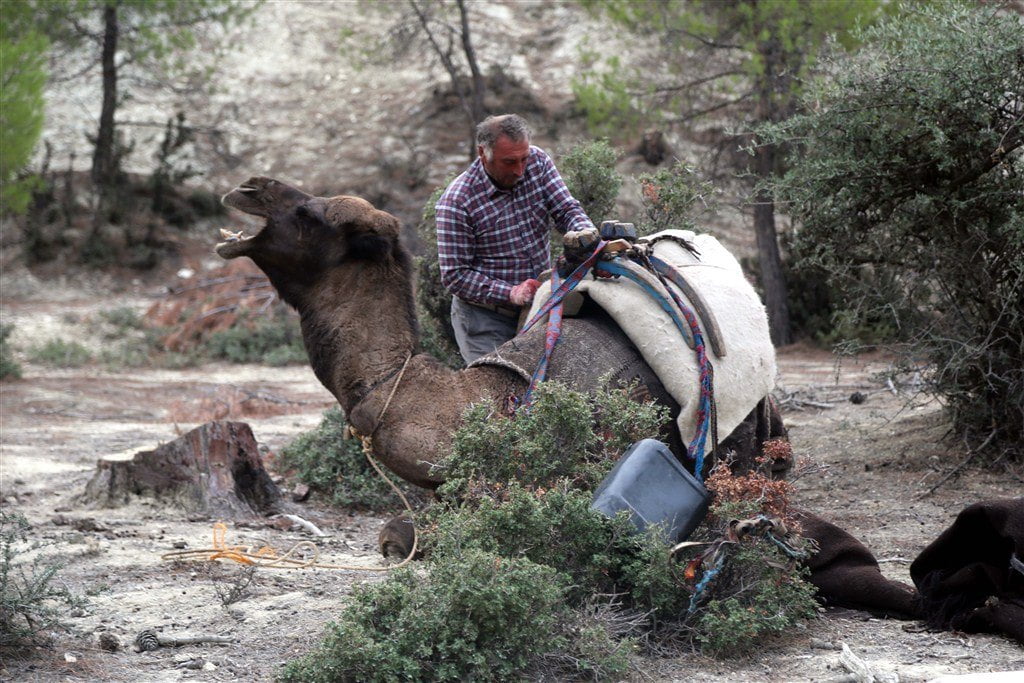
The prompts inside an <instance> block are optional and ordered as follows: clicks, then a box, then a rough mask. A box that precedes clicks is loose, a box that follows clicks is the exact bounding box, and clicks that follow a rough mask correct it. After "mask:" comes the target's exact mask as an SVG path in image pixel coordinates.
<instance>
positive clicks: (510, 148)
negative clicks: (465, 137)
mask: <svg viewBox="0 0 1024 683" xmlns="http://www.w3.org/2000/svg"><path fill="white" fill-rule="evenodd" d="M476 151H477V154H479V155H480V163H482V164H483V165H484V170H485V171H487V173H488V174H489V175H490V176H491V178H492V179H494V182H495V184H496V185H497V186H498V187H500V188H501V189H503V190H511V189H512V186H514V185H515V184H516V183H518V182H519V179H520V178H522V177H523V173H525V172H526V162H527V161H528V160H529V158H530V141H529V140H522V141H520V142H513V141H512V140H509V139H508V137H506V136H504V135H501V136H499V137H498V139H497V140H496V141H495V143H494V154H492V155H491V160H490V161H488V160H487V157H486V155H484V148H483V146H482V145H478V146H477V148H476Z"/></svg>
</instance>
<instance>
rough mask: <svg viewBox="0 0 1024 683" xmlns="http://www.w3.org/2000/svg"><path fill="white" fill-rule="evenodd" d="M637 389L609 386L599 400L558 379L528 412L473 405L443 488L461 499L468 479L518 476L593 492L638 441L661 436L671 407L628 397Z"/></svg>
mask: <svg viewBox="0 0 1024 683" xmlns="http://www.w3.org/2000/svg"><path fill="white" fill-rule="evenodd" d="M631 390H632V387H623V388H614V389H612V388H607V387H606V388H605V390H603V391H601V392H599V393H598V394H596V395H595V396H593V397H587V396H584V395H583V394H581V393H579V392H575V391H572V390H570V389H568V388H567V387H565V386H564V385H562V384H559V383H558V382H543V383H541V384H540V385H538V386H537V388H536V390H535V392H534V398H533V405H532V406H531V407H530V409H529V411H526V410H520V411H519V412H518V413H517V414H516V416H515V417H514V418H509V417H504V416H501V415H491V413H490V409H489V407H488V406H486V405H483V404H480V405H475V406H473V407H471V408H470V409H469V410H468V411H467V413H466V415H465V416H464V418H463V422H462V424H461V425H460V427H459V428H458V430H457V431H456V432H455V436H454V438H453V441H452V451H451V453H450V455H449V456H448V457H447V458H446V459H445V460H444V461H443V462H442V463H441V464H440V466H439V467H440V469H441V472H442V473H443V475H444V478H445V483H444V485H442V487H441V488H440V489H438V492H439V493H441V494H442V495H452V496H454V497H462V496H464V495H465V494H466V493H467V487H468V486H469V485H470V482H471V481H473V480H477V479H482V480H484V481H485V482H509V481H513V480H515V481H518V482H519V483H521V484H523V485H524V486H528V487H536V486H548V487H550V486H552V485H554V483H555V482H556V480H558V479H561V478H566V479H569V480H571V481H573V483H574V485H575V486H577V487H579V488H583V489H593V488H594V487H595V486H596V485H597V484H598V483H600V481H601V479H602V478H603V477H604V476H605V474H607V472H608V470H609V469H611V467H612V466H613V465H614V464H615V460H616V459H617V458H618V456H619V455H620V454H621V452H622V451H623V450H624V449H625V447H626V446H628V445H629V444H630V443H632V442H633V441H636V440H638V439H642V438H646V437H648V436H652V435H657V434H658V432H659V430H660V428H661V425H662V424H664V422H665V421H666V419H667V411H666V410H665V409H664V408H663V407H660V406H658V405H656V404H654V403H636V402H634V401H631V400H629V394H630V391H631Z"/></svg>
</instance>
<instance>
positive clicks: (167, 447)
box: [83, 422, 281, 519]
mask: <svg viewBox="0 0 1024 683" xmlns="http://www.w3.org/2000/svg"><path fill="white" fill-rule="evenodd" d="M132 496H149V497H153V498H157V499H161V500H164V501H166V502H168V503H173V504H175V505H177V506H179V507H181V508H183V509H184V510H185V511H186V512H189V513H193V514H201V515H209V516H212V517H219V518H221V519H248V518H252V517H254V516H257V515H266V514H271V513H275V512H279V511H280V508H281V500H280V498H281V493H280V491H279V490H278V488H277V485H276V484H274V482H273V481H271V479H270V475H269V474H267V471H266V470H265V469H264V468H263V462H262V461H261V460H260V454H259V448H258V447H257V445H256V439H255V437H254V436H253V433H252V429H250V428H249V425H247V424H246V423H244V422H207V423H206V424H204V425H201V426H199V427H196V428H195V429H193V430H192V431H190V432H189V433H187V434H185V435H184V436H182V437H180V438H178V439H176V440H174V441H172V442H170V443H167V444H163V445H162V446H159V447H158V448H157V449H156V450H153V451H141V452H139V453H136V454H135V456H134V457H133V458H132V459H131V460H100V461H99V462H97V463H96V473H95V474H94V475H93V477H92V479H90V480H89V483H88V484H86V488H85V494H84V496H83V498H84V499H85V501H87V502H89V503H92V504H94V505H99V506H102V507H116V506H118V505H123V504H125V503H127V502H128V501H129V500H130V499H131V498H132Z"/></svg>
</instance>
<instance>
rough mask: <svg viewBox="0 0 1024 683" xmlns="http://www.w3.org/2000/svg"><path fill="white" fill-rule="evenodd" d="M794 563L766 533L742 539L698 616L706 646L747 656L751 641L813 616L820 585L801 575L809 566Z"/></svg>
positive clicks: (709, 650)
mask: <svg viewBox="0 0 1024 683" xmlns="http://www.w3.org/2000/svg"><path fill="white" fill-rule="evenodd" d="M791 564H792V562H791V560H790V559H789V558H787V557H786V556H785V555H784V554H783V553H782V552H781V551H780V550H779V549H778V548H776V547H774V546H772V545H771V544H770V542H769V541H767V540H765V539H754V540H752V541H750V542H745V543H741V544H740V545H739V548H738V550H736V552H734V553H733V554H732V555H731V556H730V557H729V560H728V563H727V564H726V565H725V567H724V568H723V570H722V573H721V575H720V576H719V577H717V578H716V585H715V586H714V591H713V593H714V599H712V600H710V601H708V603H707V604H706V605H705V606H704V608H703V610H702V611H701V612H700V616H699V618H698V619H697V624H696V628H697V631H698V636H697V637H698V639H699V641H700V643H701V645H702V649H703V650H704V651H705V652H707V653H708V654H710V655H713V656H719V657H722V656H726V657H728V656H733V657H735V656H743V655H746V654H748V649H747V648H748V647H749V644H750V643H752V642H758V641H760V640H762V639H763V638H764V637H766V636H770V635H778V634H780V633H782V632H784V631H785V630H786V629H788V628H790V627H792V626H794V625H796V624H797V623H799V622H800V621H802V620H804V619H810V618H811V617H813V616H814V615H815V614H816V613H817V609H818V604H817V603H816V602H815V600H814V594H815V592H816V589H815V588H814V586H812V585H811V584H810V583H808V582H807V581H805V580H803V579H804V577H805V576H806V574H807V570H798V569H796V568H793V567H791V566H789V565H791ZM780 568H782V569H780Z"/></svg>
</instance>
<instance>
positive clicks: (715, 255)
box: [527, 230, 776, 443]
mask: <svg viewBox="0 0 1024 683" xmlns="http://www.w3.org/2000/svg"><path fill="white" fill-rule="evenodd" d="M659 234H671V235H673V236H675V237H678V238H682V239H685V240H687V241H688V242H690V243H691V244H693V245H694V246H695V247H696V248H697V251H699V252H700V256H699V257H696V256H694V255H693V254H692V253H690V252H689V251H688V250H687V249H685V248H684V247H683V246H682V245H680V244H678V243H676V242H674V241H672V240H661V241H659V242H657V243H656V244H655V245H654V247H653V249H654V255H655V256H657V257H658V258H660V259H662V260H663V261H666V262H667V263H669V264H670V265H672V266H673V267H674V268H676V269H677V270H678V271H679V272H680V273H681V274H682V276H683V278H684V279H685V280H686V281H687V282H688V283H689V284H690V285H691V286H692V287H693V288H694V289H695V290H696V291H697V292H698V293H699V294H700V296H701V298H703V300H704V302H705V304H706V305H707V307H708V309H709V310H710V312H711V313H712V315H713V316H714V318H715V320H716V321H717V324H718V328H719V331H720V332H721V337H722V340H723V342H724V357H721V358H720V357H717V356H716V355H715V354H714V353H713V351H712V350H711V345H710V344H709V343H707V340H708V335H707V330H705V329H704V325H705V322H704V321H701V323H700V324H701V332H702V333H703V334H704V339H705V347H706V349H707V356H708V359H709V360H710V361H711V364H712V365H713V367H714V392H715V404H716V407H717V411H718V433H719V438H720V439H724V438H725V437H726V436H728V435H729V434H730V433H731V432H732V430H733V429H735V428H736V426H737V425H739V423H740V422H742V421H743V418H745V417H746V416H747V414H749V413H750V411H751V410H753V409H754V407H755V406H756V405H757V402H758V401H760V400H761V399H762V398H764V397H765V396H766V395H767V394H768V393H769V392H770V391H771V390H772V387H774V386H775V375H776V369H775V348H774V346H772V342H771V336H770V334H769V331H768V316H767V314H766V312H765V309H764V305H763V304H762V303H761V299H760V297H758V295H757V292H755V291H754V288H753V286H751V284H750V283H749V282H748V281H747V278H746V276H745V275H744V274H743V271H742V269H741V268H740V264H739V262H738V261H737V260H736V259H735V257H733V255H732V254H730V253H729V252H728V251H727V250H726V249H725V247H723V246H722V245H721V244H719V242H718V240H717V239H715V238H714V237H712V236H711V235H697V234H694V233H693V232H690V231H688V230H668V231H666V232H665V233H659ZM653 237H656V235H651V236H649V237H647V238H641V240H644V239H648V240H649V239H652V238H653ZM669 286H670V287H672V288H673V290H675V292H676V294H677V295H678V296H679V297H680V299H681V300H683V301H684V302H686V303H687V305H689V306H690V308H691V310H695V309H694V307H693V304H692V302H690V301H689V300H688V299H687V298H686V297H685V296H684V295H683V294H682V292H680V291H679V290H678V289H677V288H676V287H675V286H674V285H671V284H670V285H669ZM657 287H658V288H659V289H660V291H661V292H662V293H663V294H664V289H663V288H661V285H660V284H658V285H657ZM575 291H578V292H583V293H585V294H586V295H587V296H588V297H590V299H591V300H593V301H594V302H595V303H597V304H598V305H600V306H601V307H602V308H603V309H604V310H605V311H606V312H607V313H608V314H609V315H610V316H611V317H612V318H613V319H614V320H615V321H616V322H617V323H618V324H619V326H620V327H621V328H622V330H623V331H624V332H625V333H626V335H627V336H628V337H629V338H630V340H631V341H632V342H633V344H634V345H635V346H636V348H637V349H638V350H639V351H640V354H641V355H642V356H643V357H644V360H646V361H647V363H648V365H650V366H651V368H652V369H653V370H654V371H655V372H656V373H657V375H658V377H659V378H660V379H661V381H662V383H663V384H664V385H665V388H666V389H667V390H668V392H669V393H670V394H671V395H672V396H673V398H675V399H676V401H678V402H679V405H680V406H681V408H682V409H681V411H680V413H679V418H678V420H677V422H678V425H679V432H680V434H681V435H682V437H683V440H684V442H686V443H689V441H690V440H691V439H693V437H694V434H695V433H696V428H697V424H696V412H697V405H698V401H699V399H700V381H699V380H700V369H699V366H698V364H697V354H696V352H695V351H693V350H692V349H690V348H689V347H688V346H687V344H686V341H685V339H684V338H683V336H682V335H681V334H680V333H679V330H678V329H677V328H676V326H675V324H674V323H673V322H672V320H671V318H669V316H668V314H667V313H665V311H664V310H662V308H661V307H660V306H659V305H658V303H657V302H655V301H654V299H653V298H652V297H651V296H650V295H649V294H648V293H646V292H645V291H644V290H643V289H641V288H640V286H639V285H637V284H636V283H635V282H633V281H631V280H628V279H626V278H618V279H596V280H595V279H592V278H590V277H588V278H586V279H585V280H584V281H583V282H581V283H580V284H579V286H578V287H577V288H576V290H575ZM550 296H551V282H550V280H549V281H548V282H545V283H544V284H543V285H541V287H540V289H539V290H538V291H537V295H536V296H535V297H534V300H533V306H532V307H531V310H530V313H529V316H528V317H527V319H529V318H530V317H532V316H533V315H534V314H536V313H537V311H538V310H539V309H540V307H541V306H542V305H543V304H544V303H545V302H546V301H547V300H548V298H550ZM666 296H667V295H666Z"/></svg>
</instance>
